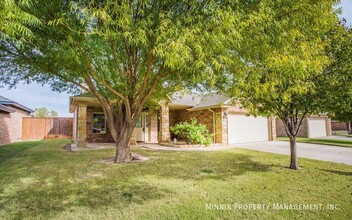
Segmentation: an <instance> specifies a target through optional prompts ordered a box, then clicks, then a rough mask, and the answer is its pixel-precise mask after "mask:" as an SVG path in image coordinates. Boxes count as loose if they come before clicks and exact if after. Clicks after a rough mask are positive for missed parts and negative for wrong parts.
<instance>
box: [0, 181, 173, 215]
mask: <svg viewBox="0 0 352 220" xmlns="http://www.w3.org/2000/svg"><path fill="white" fill-rule="evenodd" d="M106 181H107V182H105V183H101V184H97V183H94V182H92V181H89V182H88V183H87V184H84V183H82V182H80V183H76V184H67V185H66V186H63V185H60V184H54V185H51V186H47V185H45V184H32V185H31V186H30V187H28V186H27V187H26V188H24V189H22V190H20V191H16V192H15V193H12V194H10V195H2V196H1V200H0V208H1V209H3V210H7V211H8V213H9V214H10V213H11V215H10V216H9V217H10V218H11V219H23V218H26V217H28V216H30V217H31V218H43V217H44V216H45V217H48V218H50V217H53V216H55V215H56V214H58V213H60V212H64V211H67V210H71V209H72V208H78V207H85V208H87V209H89V210H94V209H101V208H104V207H114V208H116V209H117V210H122V209H124V208H126V206H128V205H130V204H132V203H134V204H144V202H147V201H149V200H154V199H162V198H163V197H164V196H165V195H166V194H169V193H171V192H170V191H168V190H167V189H162V188H160V187H156V186H152V185H149V184H148V183H144V182H130V183H123V184H116V183H115V184H113V182H114V181H113V180H106Z"/></svg>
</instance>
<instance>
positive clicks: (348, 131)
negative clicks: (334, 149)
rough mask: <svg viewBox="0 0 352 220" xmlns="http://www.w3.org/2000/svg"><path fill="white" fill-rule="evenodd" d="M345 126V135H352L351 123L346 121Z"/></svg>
mask: <svg viewBox="0 0 352 220" xmlns="http://www.w3.org/2000/svg"><path fill="white" fill-rule="evenodd" d="M346 126H347V133H348V134H352V121H347V122H346Z"/></svg>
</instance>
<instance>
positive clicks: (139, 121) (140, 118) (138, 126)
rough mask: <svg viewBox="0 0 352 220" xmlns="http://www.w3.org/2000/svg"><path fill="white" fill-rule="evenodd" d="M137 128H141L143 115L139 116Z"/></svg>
mask: <svg viewBox="0 0 352 220" xmlns="http://www.w3.org/2000/svg"><path fill="white" fill-rule="evenodd" d="M135 127H136V128H141V127H142V117H139V118H138V120H137V122H136V126H135Z"/></svg>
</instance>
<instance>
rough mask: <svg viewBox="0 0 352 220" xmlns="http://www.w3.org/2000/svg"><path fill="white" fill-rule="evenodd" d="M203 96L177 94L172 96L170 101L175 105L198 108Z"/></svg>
mask: <svg viewBox="0 0 352 220" xmlns="http://www.w3.org/2000/svg"><path fill="white" fill-rule="evenodd" d="M201 99H202V96H201V95H200V94H196V93H192V94H188V93H182V92H175V93H173V94H172V95H170V101H171V103H172V104H175V105H186V106H196V105H197V104H198V103H200V101H201Z"/></svg>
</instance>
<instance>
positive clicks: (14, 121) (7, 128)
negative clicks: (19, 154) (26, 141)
mask: <svg viewBox="0 0 352 220" xmlns="http://www.w3.org/2000/svg"><path fill="white" fill-rule="evenodd" d="M13 110H15V112H13V113H4V112H0V145H4V144H9V143H12V142H16V141H20V140H21V139H22V138H21V137H22V118H23V117H25V116H26V115H27V113H26V112H25V111H22V110H20V109H17V108H13Z"/></svg>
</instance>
